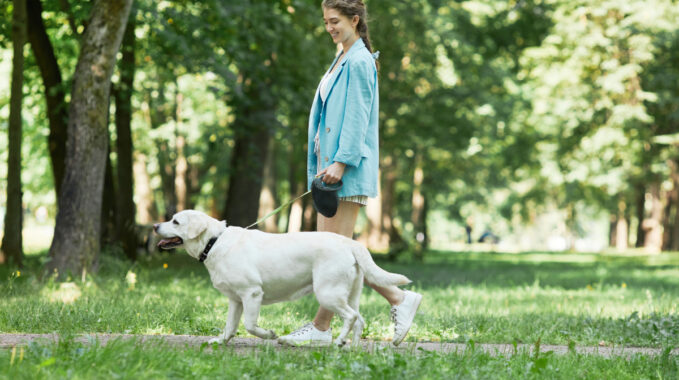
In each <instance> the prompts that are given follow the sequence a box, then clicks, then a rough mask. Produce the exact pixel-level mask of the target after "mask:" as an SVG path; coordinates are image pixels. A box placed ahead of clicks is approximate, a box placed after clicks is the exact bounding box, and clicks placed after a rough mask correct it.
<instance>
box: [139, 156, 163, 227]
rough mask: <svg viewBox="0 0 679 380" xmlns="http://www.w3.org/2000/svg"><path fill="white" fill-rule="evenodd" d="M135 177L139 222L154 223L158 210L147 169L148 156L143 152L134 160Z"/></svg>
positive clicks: (156, 219)
mask: <svg viewBox="0 0 679 380" xmlns="http://www.w3.org/2000/svg"><path fill="white" fill-rule="evenodd" d="M134 178H135V187H134V188H135V192H136V198H137V217H138V219H139V223H140V224H153V223H154V222H157V221H158V210H157V209H156V207H155V203H154V202H153V192H152V190H151V179H150V178H149V173H148V171H147V170H146V156H145V155H143V154H141V153H139V154H137V155H136V159H135V160H134Z"/></svg>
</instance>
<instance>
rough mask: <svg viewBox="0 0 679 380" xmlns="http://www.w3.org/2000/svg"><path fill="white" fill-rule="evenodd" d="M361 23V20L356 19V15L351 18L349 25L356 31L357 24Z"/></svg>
mask: <svg viewBox="0 0 679 380" xmlns="http://www.w3.org/2000/svg"><path fill="white" fill-rule="evenodd" d="M359 21H361V18H360V17H358V15H354V17H352V18H351V25H352V26H353V27H354V29H356V27H357V26H358V22H359Z"/></svg>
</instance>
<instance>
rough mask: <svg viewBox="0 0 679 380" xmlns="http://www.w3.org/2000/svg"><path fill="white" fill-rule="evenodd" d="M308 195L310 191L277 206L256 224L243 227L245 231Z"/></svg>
mask: <svg viewBox="0 0 679 380" xmlns="http://www.w3.org/2000/svg"><path fill="white" fill-rule="evenodd" d="M309 193H311V190H309V191H307V192H306V193H304V194H302V195H300V196H298V197H297V198H295V199H293V200H291V201H288V202H286V203H284V204H283V205H281V206H279V207H278V208H277V209H275V210H273V211H271V212H270V213H268V214H266V215H264V216H263V217H261V218H260V219H259V220H257V221H256V222H254V223H252V224H251V225H249V226H247V227H245V229H246V230H248V229H250V228H251V227H254V226H256V225H258V224H259V223H262V222H263V221H265V220H266V219H268V218H269V217H270V216H272V215H275V214H278V213H279V212H280V211H281V210H282V209H283V208H285V207H287V206H289V205H290V204H292V203H294V202H295V201H297V200H298V199H301V198H303V197H304V196H305V195H307V194H309Z"/></svg>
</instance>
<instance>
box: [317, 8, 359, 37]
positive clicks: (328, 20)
mask: <svg viewBox="0 0 679 380" xmlns="http://www.w3.org/2000/svg"><path fill="white" fill-rule="evenodd" d="M323 21H324V22H325V30H326V31H327V32H328V33H330V36H331V37H332V42H334V43H336V44H338V43H342V44H344V43H345V42H349V41H350V40H351V39H353V38H355V37H356V33H357V32H356V25H358V16H354V17H353V18H349V17H347V16H344V15H343V14H341V13H340V12H339V11H338V10H336V9H332V8H323Z"/></svg>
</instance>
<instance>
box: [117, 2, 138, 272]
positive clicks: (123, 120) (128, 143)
mask: <svg viewBox="0 0 679 380" xmlns="http://www.w3.org/2000/svg"><path fill="white" fill-rule="evenodd" d="M135 19H136V11H135V10H134V9H133V10H132V11H131V12H130V16H129V21H128V22H127V28H126V29H125V34H124V35H123V42H122V47H121V50H122V57H121V59H120V62H119V67H120V82H119V83H118V86H117V87H116V89H115V91H114V97H115V104H116V115H115V122H116V137H117V138H116V153H117V157H118V162H117V171H116V174H117V178H118V183H117V185H118V186H117V189H118V192H117V202H116V203H117V213H116V216H117V220H116V235H117V236H118V239H119V240H120V242H121V243H122V248H123V251H125V254H126V256H127V257H128V258H129V259H132V260H134V259H136V258H137V237H136V234H135V228H134V227H135V224H136V223H135V218H134V216H135V205H134V200H133V196H134V183H133V176H132V174H133V171H132V164H133V162H132V161H133V158H132V152H133V144H132V128H131V124H132V92H133V90H134V69H135V35H134V32H135V30H134V29H135V26H136V22H135V21H136V20H135Z"/></svg>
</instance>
